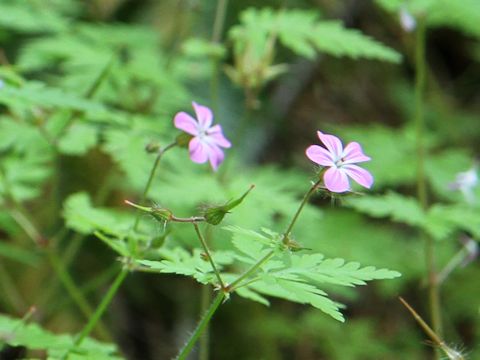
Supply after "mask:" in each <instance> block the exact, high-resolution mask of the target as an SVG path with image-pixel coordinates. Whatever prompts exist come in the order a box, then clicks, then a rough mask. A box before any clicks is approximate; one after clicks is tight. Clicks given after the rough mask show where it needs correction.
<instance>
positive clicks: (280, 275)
mask: <svg viewBox="0 0 480 360" xmlns="http://www.w3.org/2000/svg"><path fill="white" fill-rule="evenodd" d="M225 230H228V231H230V232H233V240H232V242H233V245H234V246H235V248H236V249H237V250H238V251H239V252H240V255H237V256H236V258H237V259H238V260H240V261H242V262H245V263H247V264H253V263H256V262H257V261H258V260H259V259H260V258H262V257H263V256H265V255H266V254H267V253H268V252H269V249H272V248H273V249H274V250H273V251H275V248H276V247H278V246H279V240H280V239H281V236H280V235H279V234H277V233H275V232H273V231H270V230H268V229H264V230H263V232H264V234H261V233H258V232H255V231H251V230H245V229H242V228H239V227H232V226H230V227H226V228H225ZM270 251H272V250H270ZM399 276H400V274H399V273H398V272H396V271H390V270H386V269H376V268H375V267H373V266H368V267H364V268H362V267H361V266H360V264H359V263H357V262H346V261H345V260H343V259H339V258H337V259H325V258H324V256H323V255H322V254H300V253H299V254H296V253H287V254H285V253H284V252H277V256H276V257H274V259H273V260H270V261H269V262H266V263H265V264H264V265H262V266H261V271H260V273H259V274H258V275H256V277H253V280H252V281H247V283H246V285H244V286H246V287H247V289H248V291H245V290H241V291H239V292H238V294H239V295H240V296H245V297H247V298H249V299H251V300H257V301H259V302H261V303H267V300H266V299H264V298H262V297H261V296H260V294H264V295H269V296H274V297H279V298H283V299H287V300H290V301H294V302H298V303H302V304H310V305H312V306H313V307H315V308H318V309H320V310H322V311H323V312H325V313H326V314H328V315H330V316H332V317H333V318H334V319H336V320H340V321H344V318H343V315H342V314H341V313H340V311H339V307H340V305H339V304H337V303H335V302H334V301H332V300H330V299H329V298H328V295H327V293H326V292H325V291H323V290H321V289H320V286H322V285H324V284H333V285H339V286H356V285H365V284H366V281H370V280H379V279H393V278H396V277H399ZM240 286H241V285H240ZM252 292H254V293H257V295H256V296H253V294H252Z"/></svg>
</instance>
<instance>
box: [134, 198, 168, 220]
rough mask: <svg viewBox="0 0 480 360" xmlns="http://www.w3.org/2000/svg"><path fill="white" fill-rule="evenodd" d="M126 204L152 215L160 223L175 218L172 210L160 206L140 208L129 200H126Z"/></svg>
mask: <svg viewBox="0 0 480 360" xmlns="http://www.w3.org/2000/svg"><path fill="white" fill-rule="evenodd" d="M125 203H126V204H127V205H130V206H133V207H134V208H137V209H139V210H142V211H145V212H147V213H149V214H151V215H152V216H153V217H154V218H155V219H156V220H158V221H160V222H168V221H170V220H172V218H173V213H172V212H171V211H170V210H168V209H165V208H161V207H158V206H153V207H147V206H140V205H137V204H134V203H132V202H131V201H128V200H125Z"/></svg>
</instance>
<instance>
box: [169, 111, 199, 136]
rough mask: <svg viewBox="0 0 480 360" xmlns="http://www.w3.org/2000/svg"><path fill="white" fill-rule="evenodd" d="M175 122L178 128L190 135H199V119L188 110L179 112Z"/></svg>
mask: <svg viewBox="0 0 480 360" xmlns="http://www.w3.org/2000/svg"><path fill="white" fill-rule="evenodd" d="M173 123H174V124H175V127H176V128H177V129H180V130H183V131H185V132H186V133H188V134H190V135H193V136H195V135H198V123H197V121H196V120H195V119H194V118H193V117H191V116H190V115H188V114H187V113H186V112H183V111H182V112H179V113H177V114H176V115H175V118H174V119H173Z"/></svg>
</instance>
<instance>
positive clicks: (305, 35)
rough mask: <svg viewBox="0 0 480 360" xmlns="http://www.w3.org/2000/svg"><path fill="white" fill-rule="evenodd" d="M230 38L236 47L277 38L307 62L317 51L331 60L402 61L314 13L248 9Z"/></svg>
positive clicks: (389, 50) (358, 33) (368, 40)
mask: <svg viewBox="0 0 480 360" xmlns="http://www.w3.org/2000/svg"><path fill="white" fill-rule="evenodd" d="M230 36H231V37H232V39H233V40H234V41H236V42H238V43H239V44H238V45H237V46H242V47H243V46H245V42H246V41H252V40H254V39H258V38H260V37H265V38H269V37H270V36H273V37H278V39H279V41H280V42H281V43H282V44H283V45H284V46H286V47H288V48H290V49H291V50H292V51H294V52H296V53H297V54H298V55H301V56H304V57H307V58H310V59H312V58H314V57H315V54H316V51H320V52H324V53H326V54H329V55H333V56H348V57H352V58H369V59H378V60H384V61H390V62H399V61H400V59H401V56H400V55H399V54H398V53H397V52H396V51H394V50H392V49H390V48H388V47H386V46H384V45H382V44H380V43H379V42H377V41H375V40H373V39H371V38H370V37H368V36H366V35H363V34H361V33H360V32H359V31H356V30H351V29H347V28H345V27H344V26H343V25H342V24H340V23H338V22H335V21H319V20H318V17H317V15H316V13H314V12H309V11H301V10H283V11H277V12H275V11H273V10H272V9H268V8H267V9H262V10H256V9H254V8H250V9H247V10H245V12H244V13H243V14H242V15H241V25H237V26H236V27H234V28H232V30H231V33H230ZM242 43H243V45H240V44H242ZM258 44H262V43H261V42H258ZM257 51H261V50H260V49H257Z"/></svg>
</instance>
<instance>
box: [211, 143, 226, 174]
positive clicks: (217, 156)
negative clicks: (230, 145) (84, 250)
mask: <svg viewBox="0 0 480 360" xmlns="http://www.w3.org/2000/svg"><path fill="white" fill-rule="evenodd" d="M224 158H225V156H224V154H223V151H222V149H220V148H219V147H217V146H215V145H212V146H209V151H208V160H209V161H210V165H212V169H213V170H214V171H217V169H218V166H219V165H220V164H221V163H222V162H223V159H224Z"/></svg>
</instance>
